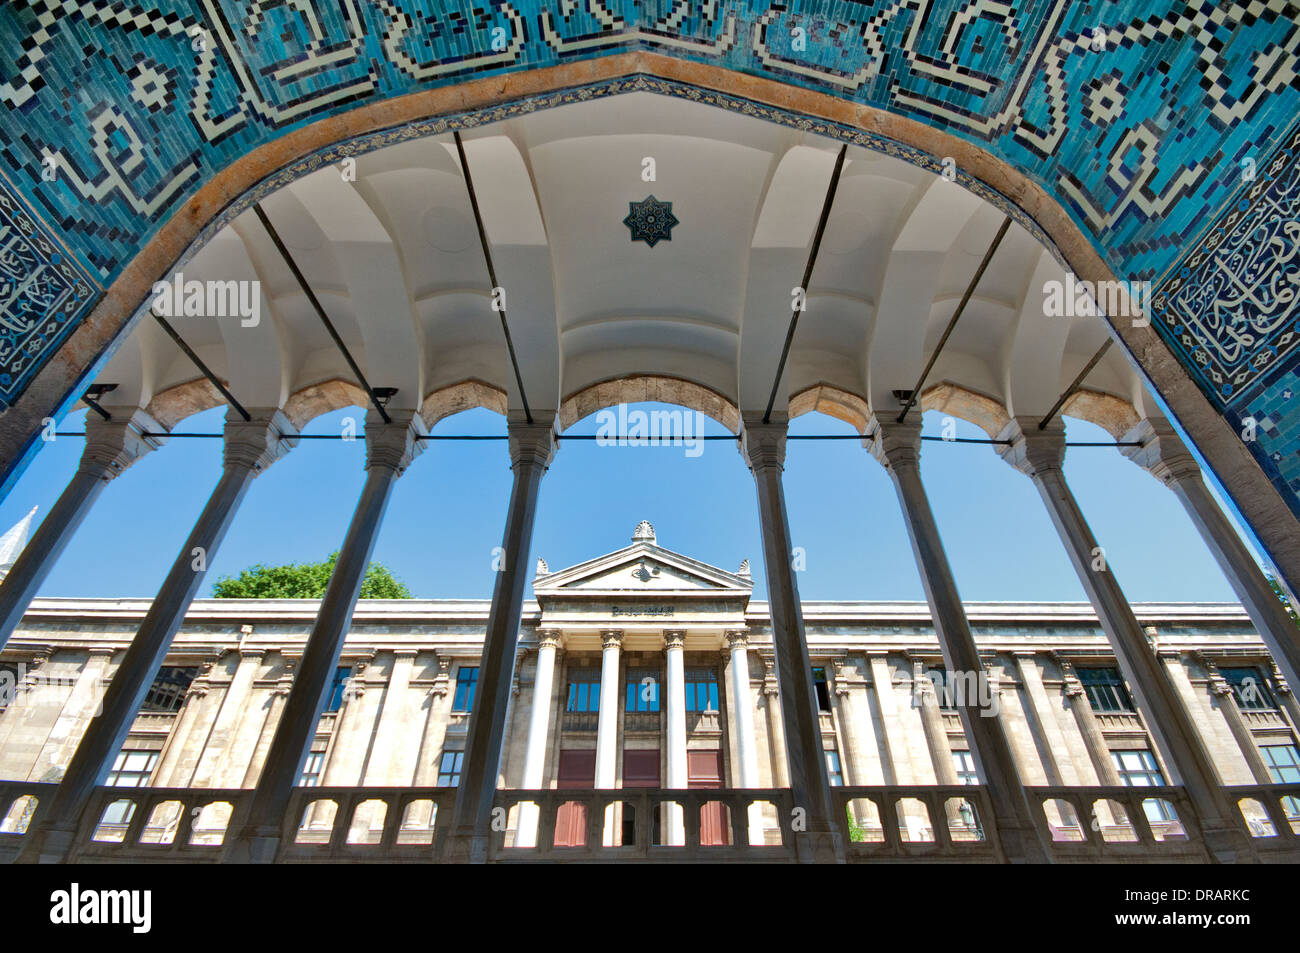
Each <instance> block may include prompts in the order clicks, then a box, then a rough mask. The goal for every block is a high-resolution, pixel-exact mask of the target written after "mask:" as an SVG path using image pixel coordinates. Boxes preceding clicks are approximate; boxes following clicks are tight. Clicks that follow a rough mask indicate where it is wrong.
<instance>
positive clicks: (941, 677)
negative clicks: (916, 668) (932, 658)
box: [925, 665, 957, 711]
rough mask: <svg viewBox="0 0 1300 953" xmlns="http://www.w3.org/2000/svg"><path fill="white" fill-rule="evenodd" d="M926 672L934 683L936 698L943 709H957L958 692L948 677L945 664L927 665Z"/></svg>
mask: <svg viewBox="0 0 1300 953" xmlns="http://www.w3.org/2000/svg"><path fill="white" fill-rule="evenodd" d="M925 674H926V675H928V676H929V677H930V682H931V684H933V685H934V700H935V702H936V704H938V706H939V708H940V709H942V710H943V711H956V710H957V693H956V692H955V691H953V686H952V684H951V682H950V681H949V679H948V669H947V668H946V667H945V666H943V665H927V666H926V668H925Z"/></svg>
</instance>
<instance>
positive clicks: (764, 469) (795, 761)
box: [742, 414, 844, 863]
mask: <svg viewBox="0 0 1300 953" xmlns="http://www.w3.org/2000/svg"><path fill="white" fill-rule="evenodd" d="M785 434H786V424H785V421H784V420H781V421H780V422H779V423H764V422H763V421H762V419H761V417H760V416H758V415H753V414H746V415H745V426H744V434H743V447H742V452H743V453H744V454H745V457H746V460H747V462H748V463H749V468H750V470H751V471H752V472H753V474H754V483H755V486H756V488H757V491H758V515H759V525H760V529H761V531H762V539H763V561H764V563H765V569H766V572H767V599H768V611H769V613H770V615H771V625H772V651H773V654H774V655H775V656H776V669H777V677H778V679H779V681H780V687H781V695H780V697H781V716H782V720H783V722H784V727H785V740H786V755H787V758H788V761H789V770H790V793H791V796H792V798H793V800H794V805H795V810H796V811H798V812H799V813H800V815H801V820H802V826H803V830H802V831H795V833H794V841H795V845H796V849H797V851H798V855H799V859H800V861H801V862H803V863H812V862H838V861H842V860H843V858H844V842H843V835H842V829H843V827H844V822H843V821H837V820H836V819H835V818H834V817H833V809H832V807H831V805H832V804H833V803H834V801H833V799H832V797H831V792H830V777H829V775H828V774H827V771H826V755H825V753H824V751H823V748H822V734H821V722H820V720H819V718H818V709H817V701H816V692H815V690H814V688H813V680H812V661H811V659H810V658H809V656H808V642H807V639H806V637H805V635H804V627H803V613H802V610H801V608H800V605H799V586H798V584H797V582H796V581H795V575H794V566H793V565H792V562H791V553H792V550H793V546H792V543H791V539H790V521H789V516H788V514H787V513H786V507H785V488H784V486H783V484H782V470H783V468H784V465H785Z"/></svg>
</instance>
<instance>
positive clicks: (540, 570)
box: [537, 556, 551, 576]
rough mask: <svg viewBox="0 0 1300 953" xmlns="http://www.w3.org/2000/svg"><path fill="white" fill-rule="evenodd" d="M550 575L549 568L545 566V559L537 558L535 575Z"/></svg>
mask: <svg viewBox="0 0 1300 953" xmlns="http://www.w3.org/2000/svg"><path fill="white" fill-rule="evenodd" d="M550 574H551V567H550V566H548V565H546V560H545V559H543V558H542V557H541V556H538V557H537V575H539V576H549V575H550Z"/></svg>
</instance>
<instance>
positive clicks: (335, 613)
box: [222, 410, 425, 863]
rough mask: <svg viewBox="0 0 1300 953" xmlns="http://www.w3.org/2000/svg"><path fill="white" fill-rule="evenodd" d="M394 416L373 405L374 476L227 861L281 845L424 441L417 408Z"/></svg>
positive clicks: (369, 458) (265, 858) (370, 459)
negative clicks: (380, 548) (404, 483)
mask: <svg viewBox="0 0 1300 953" xmlns="http://www.w3.org/2000/svg"><path fill="white" fill-rule="evenodd" d="M389 416H390V417H391V423H384V421H383V420H382V418H380V417H379V415H378V414H376V413H375V412H373V411H371V412H370V414H368V415H367V417H366V482H365V486H363V487H362V489H361V498H360V499H359V500H358V501H357V508H356V510H355V511H354V512H353V514H352V522H351V523H350V524H349V525H348V533H347V536H346V537H345V538H344V540H343V548H342V549H341V550H339V558H338V560H337V562H335V564H334V572H333V573H332V574H331V575H330V581H329V584H328V585H327V586H326V587H325V595H324V598H322V599H321V605H320V609H319V610H317V613H316V622H315V624H314V625H313V626H312V630H311V635H309V636H308V637H307V644H306V647H305V648H304V649H303V654H302V661H301V662H299V664H298V667H297V670H296V673H295V675H294V680H293V688H292V690H291V691H290V692H289V698H288V700H287V701H286V702H285V705H284V711H283V713H282V714H281V716H280V723H279V724H278V725H277V726H276V729H275V736H274V737H273V738H272V739H271V747H270V749H269V750H268V751H267V753H266V763H265V765H264V766H263V768H262V773H261V774H260V775H259V776H258V779H257V787H256V788H254V790H253V794H252V797H251V798H250V799H249V802H248V808H247V810H246V811H245V812H244V816H243V818H242V824H240V826H238V827H236V819H234V818H232V821H231V830H237V831H238V833H237V834H236V835H235V836H234V837H233V838H230V839H228V842H227V847H226V850H225V853H224V854H223V855H222V861H223V862H225V863H271V862H273V861H274V860H275V855H276V851H277V850H278V849H279V846H280V832H281V826H282V824H283V821H284V815H285V814H286V813H287V812H288V809H289V800H290V798H291V797H292V796H293V788H294V785H295V784H297V783H298V778H299V776H300V775H301V774H302V765H303V762H304V761H306V759H307V753H308V752H309V751H310V750H311V743H312V739H313V738H314V737H315V735H316V725H317V724H318V723H319V722H320V716H321V712H322V711H323V710H324V708H325V702H326V700H327V696H328V694H329V688H330V683H331V681H332V680H333V678H334V671H335V669H336V668H337V667H338V662H339V655H340V654H341V652H342V651H343V639H344V637H345V636H346V635H347V632H348V629H349V628H350V627H351V625H352V612H353V610H354V609H355V608H356V605H357V598H358V597H359V596H360V594H361V583H362V581H363V580H364V579H365V575H366V569H367V567H368V566H369V565H370V557H371V555H372V554H373V553H374V550H375V541H376V540H377V539H378V538H379V529H380V527H381V526H382V525H383V521H384V512H385V511H386V510H387V509H388V500H389V498H390V497H391V496H392V492H393V484H394V483H396V482H397V478H398V477H399V476H401V475H402V474H403V473H405V472H406V468H407V467H408V466H410V464H411V461H412V460H413V459H415V457H416V456H417V455H418V454H419V453H420V451H421V450H422V449H423V447H422V446H421V443H420V440H419V437H420V436H421V435H423V434H424V432H425V427H424V421H423V420H422V419H421V418H420V416H419V414H418V413H416V412H415V411H412V410H393V411H389Z"/></svg>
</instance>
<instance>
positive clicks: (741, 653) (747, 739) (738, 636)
mask: <svg viewBox="0 0 1300 953" xmlns="http://www.w3.org/2000/svg"><path fill="white" fill-rule="evenodd" d="M726 638H727V648H728V650H730V653H731V703H732V707H733V709H734V710H735V712H736V723H735V725H733V726H732V731H733V732H735V735H736V755H737V760H738V761H739V762H740V786H741V787H742V788H756V787H758V786H759V785H758V748H757V743H756V742H755V740H754V693H753V691H752V690H751V689H750V685H749V638H748V636H747V634H746V633H745V632H744V630H737V631H733V632H728V633H727V635H726ZM747 815H748V827H749V843H750V844H751V845H762V844H763V843H764V837H763V808H762V806H761V805H759V804H751V805H750V806H749V810H748V812H747Z"/></svg>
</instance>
